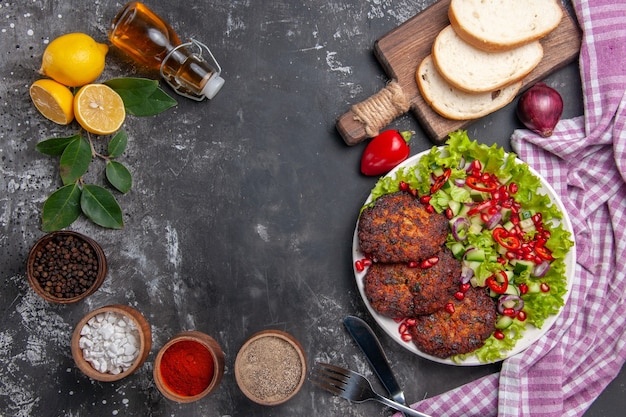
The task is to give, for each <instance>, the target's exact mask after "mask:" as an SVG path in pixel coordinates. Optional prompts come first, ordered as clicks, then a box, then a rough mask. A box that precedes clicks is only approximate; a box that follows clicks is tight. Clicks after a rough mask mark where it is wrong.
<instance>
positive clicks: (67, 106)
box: [28, 79, 74, 125]
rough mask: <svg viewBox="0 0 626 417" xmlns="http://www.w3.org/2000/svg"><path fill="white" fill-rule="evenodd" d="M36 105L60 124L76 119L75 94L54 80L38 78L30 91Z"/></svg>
mask: <svg viewBox="0 0 626 417" xmlns="http://www.w3.org/2000/svg"><path fill="white" fill-rule="evenodd" d="M28 92H29V93H30V98H31V99H32V100H33V103H34V104H35V107H36V108H37V110H39V112H40V113H41V114H42V115H43V116H44V117H45V118H47V119H50V120H52V121H53V122H54V123H58V124H60V125H66V124H69V123H70V122H71V121H72V120H74V95H73V94H72V92H71V91H70V89H69V88H67V87H66V86H64V85H63V84H61V83H58V82H56V81H54V80H47V79H45V80H37V81H35V82H34V83H33V84H32V85H31V86H30V89H29V91H28Z"/></svg>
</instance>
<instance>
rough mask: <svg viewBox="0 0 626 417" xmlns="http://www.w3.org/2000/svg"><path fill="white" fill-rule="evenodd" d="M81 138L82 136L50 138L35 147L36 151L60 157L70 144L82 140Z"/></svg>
mask: <svg viewBox="0 0 626 417" xmlns="http://www.w3.org/2000/svg"><path fill="white" fill-rule="evenodd" d="M80 137H81V135H80V134H76V135H74V136H67V137H64V138H50V139H46V140H42V141H41V142H39V143H38V144H37V145H36V146H35V149H36V150H37V151H38V152H41V153H42V154H45V155H50V156H58V155H61V154H62V153H63V151H64V150H65V148H66V147H67V145H68V144H69V143H70V142H72V141H74V140H76V139H80Z"/></svg>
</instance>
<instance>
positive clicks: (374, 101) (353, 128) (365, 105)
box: [337, 81, 410, 146]
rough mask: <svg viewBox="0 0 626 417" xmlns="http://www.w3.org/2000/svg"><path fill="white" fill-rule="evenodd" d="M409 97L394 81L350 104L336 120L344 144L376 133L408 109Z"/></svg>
mask: <svg viewBox="0 0 626 417" xmlns="http://www.w3.org/2000/svg"><path fill="white" fill-rule="evenodd" d="M409 106H410V103H409V99H408V98H407V97H406V95H405V94H404V91H402V87H400V84H398V83H397V82H396V81H391V82H389V84H387V86H386V87H385V88H383V89H382V90H380V91H379V92H378V93H376V94H374V95H373V96H371V97H370V98H368V99H366V100H365V101H362V102H360V103H358V104H355V105H353V106H352V108H351V109H350V111H349V112H347V113H345V114H344V115H342V116H341V117H339V119H338V120H337V130H338V131H339V133H340V134H341V137H342V138H343V140H344V141H345V142H346V144H348V145H350V146H353V145H356V144H357V143H360V142H362V141H364V140H365V139H367V138H373V137H374V136H376V135H378V133H379V132H380V129H382V128H384V127H385V126H387V125H388V124H389V123H391V122H392V121H393V120H394V119H396V118H397V117H399V116H401V115H403V114H404V113H406V112H407V111H409Z"/></svg>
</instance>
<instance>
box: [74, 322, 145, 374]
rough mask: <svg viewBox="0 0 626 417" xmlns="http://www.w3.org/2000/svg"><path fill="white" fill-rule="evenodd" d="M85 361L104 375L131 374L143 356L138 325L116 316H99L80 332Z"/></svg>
mask: <svg viewBox="0 0 626 417" xmlns="http://www.w3.org/2000/svg"><path fill="white" fill-rule="evenodd" d="M80 334H81V337H80V339H79V340H78V346H79V347H80V348H81V350H82V352H83V358H84V359H85V361H87V362H89V363H90V364H91V366H92V367H93V368H94V369H95V370H97V371H98V372H100V373H109V374H113V375H117V374H120V373H122V372H125V371H127V370H128V369H129V368H130V367H131V366H132V365H133V363H134V362H135V360H136V359H137V356H139V331H138V329H137V326H136V324H135V323H134V321H133V320H132V319H131V318H129V317H126V316H124V315H120V314H118V313H115V312H109V311H108V312H103V313H98V314H96V315H95V316H93V317H92V318H91V319H89V320H88V321H87V323H86V324H85V325H84V326H83V328H82V329H81V331H80Z"/></svg>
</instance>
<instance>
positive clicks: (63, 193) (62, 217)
mask: <svg viewBox="0 0 626 417" xmlns="http://www.w3.org/2000/svg"><path fill="white" fill-rule="evenodd" d="M80 197H81V189H80V187H79V186H78V184H76V183H74V184H69V185H66V186H64V187H61V188H59V189H58V190H56V191H55V192H53V193H52V194H50V196H49V197H48V198H47V199H46V201H45V202H44V204H43V210H42V212H41V218H42V229H43V231H44V232H53V231H55V230H60V229H63V228H64V227H67V226H69V225H70V224H72V223H74V220H76V219H77V218H78V216H80V212H81V209H80Z"/></svg>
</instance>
